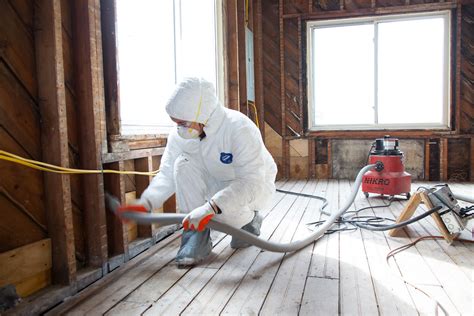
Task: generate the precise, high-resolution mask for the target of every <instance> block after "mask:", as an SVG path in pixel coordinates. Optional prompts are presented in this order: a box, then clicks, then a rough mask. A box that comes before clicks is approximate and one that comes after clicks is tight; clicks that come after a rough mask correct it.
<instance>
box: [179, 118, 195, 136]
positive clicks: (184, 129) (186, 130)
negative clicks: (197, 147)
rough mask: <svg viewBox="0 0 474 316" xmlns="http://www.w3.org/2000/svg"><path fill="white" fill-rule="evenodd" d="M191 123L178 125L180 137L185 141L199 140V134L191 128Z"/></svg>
mask: <svg viewBox="0 0 474 316" xmlns="http://www.w3.org/2000/svg"><path fill="white" fill-rule="evenodd" d="M190 126H191V123H190V122H187V123H185V124H182V125H178V135H179V136H181V137H182V138H184V139H196V138H199V132H198V131H197V130H195V129H194V128H191V127H190Z"/></svg>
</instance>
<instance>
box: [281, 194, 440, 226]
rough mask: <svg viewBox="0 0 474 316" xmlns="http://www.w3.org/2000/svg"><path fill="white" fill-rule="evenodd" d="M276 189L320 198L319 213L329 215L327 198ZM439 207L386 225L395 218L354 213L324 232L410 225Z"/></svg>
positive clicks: (365, 208)
mask: <svg viewBox="0 0 474 316" xmlns="http://www.w3.org/2000/svg"><path fill="white" fill-rule="evenodd" d="M276 191H277V192H280V193H285V194H291V195H297V196H302V197H308V198H312V199H317V200H321V201H323V205H322V206H321V209H320V211H321V213H323V214H325V215H330V214H329V213H327V212H324V211H323V210H324V208H325V207H326V206H327V205H328V200H327V199H326V198H325V197H322V196H318V195H312V194H305V193H297V192H292V191H286V190H280V189H277V190H276ZM393 201H394V199H393V198H392V199H390V202H389V203H388V204H386V205H377V206H367V207H363V208H361V209H358V210H355V211H349V212H346V214H350V213H354V214H357V213H359V212H361V211H363V210H367V209H375V208H381V207H389V206H390V205H391V204H392V202H393ZM441 208H442V207H441V206H437V207H434V208H432V209H430V210H428V211H426V212H424V213H423V214H420V215H418V216H415V217H412V218H410V219H409V220H406V221H403V222H400V223H397V224H388V225H387V224H383V222H385V221H392V222H394V221H395V220H394V219H391V218H386V217H379V216H371V215H368V216H357V215H356V216H352V217H340V218H339V219H338V220H337V221H336V222H335V224H339V225H343V227H340V228H337V229H330V230H328V231H327V232H326V233H325V234H327V235H328V234H332V233H335V232H339V231H354V230H357V228H360V229H366V230H371V231H386V230H391V229H394V228H400V227H404V226H407V225H410V224H412V223H414V222H416V221H419V220H420V219H423V218H425V217H427V216H430V215H431V214H433V213H435V212H437V211H439V210H440V209H441ZM324 222H325V221H316V222H311V223H307V224H306V225H308V226H314V227H318V226H319V225H322V224H323V223H324Z"/></svg>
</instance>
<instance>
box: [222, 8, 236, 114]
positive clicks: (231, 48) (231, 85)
mask: <svg viewBox="0 0 474 316" xmlns="http://www.w3.org/2000/svg"><path fill="white" fill-rule="evenodd" d="M237 1H238V0H229V1H224V2H223V11H224V18H225V20H224V28H225V29H224V34H225V35H224V43H225V45H224V56H225V62H224V64H225V82H226V89H225V102H226V105H227V106H228V107H229V109H233V110H237V111H240V96H239V91H240V90H239V64H238V60H239V58H238V55H239V53H238V52H239V42H238V33H237V32H238V31H237V30H238V27H237V24H238V22H237Z"/></svg>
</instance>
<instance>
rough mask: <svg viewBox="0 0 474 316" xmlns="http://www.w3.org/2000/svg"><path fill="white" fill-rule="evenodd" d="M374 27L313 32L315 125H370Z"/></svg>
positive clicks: (372, 94)
mask: <svg viewBox="0 0 474 316" xmlns="http://www.w3.org/2000/svg"><path fill="white" fill-rule="evenodd" d="M373 33H374V32H373V25H350V26H337V27H325V28H316V29H314V30H313V47H312V50H313V69H312V72H313V102H314V103H313V104H314V123H315V125H318V126H321V125H340V124H352V125H355V124H373V122H374V110H373V106H374V88H373V87H374V67H373V64H374V61H373V56H374V44H373V37H374V34H373Z"/></svg>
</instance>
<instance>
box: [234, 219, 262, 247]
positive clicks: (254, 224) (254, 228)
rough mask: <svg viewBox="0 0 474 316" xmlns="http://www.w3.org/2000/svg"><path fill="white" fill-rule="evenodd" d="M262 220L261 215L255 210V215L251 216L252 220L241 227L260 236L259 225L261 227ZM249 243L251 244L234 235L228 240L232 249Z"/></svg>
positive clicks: (246, 245)
mask: <svg viewBox="0 0 474 316" xmlns="http://www.w3.org/2000/svg"><path fill="white" fill-rule="evenodd" d="M262 222H263V217H262V216H261V215H260V214H259V213H258V211H255V216H254V217H253V219H252V221H251V222H250V223H248V224H246V225H244V226H242V228H241V229H243V230H245V231H247V232H249V233H251V234H254V235H256V236H260V227H262ZM250 245H251V244H249V243H247V242H245V241H243V240H240V239H238V238H235V237H232V240H231V241H230V247H231V248H233V249H238V248H246V247H248V246H250Z"/></svg>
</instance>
